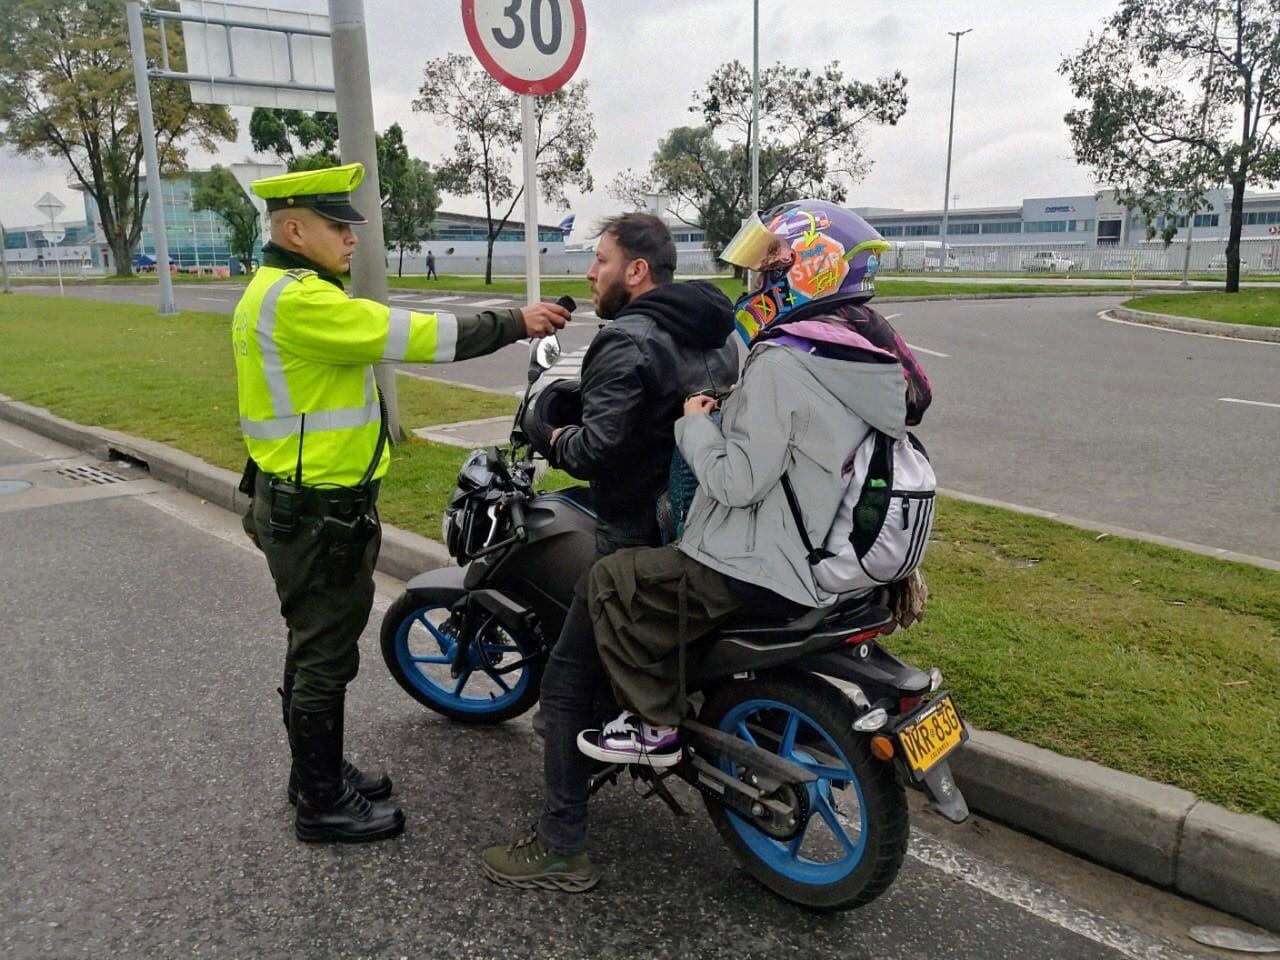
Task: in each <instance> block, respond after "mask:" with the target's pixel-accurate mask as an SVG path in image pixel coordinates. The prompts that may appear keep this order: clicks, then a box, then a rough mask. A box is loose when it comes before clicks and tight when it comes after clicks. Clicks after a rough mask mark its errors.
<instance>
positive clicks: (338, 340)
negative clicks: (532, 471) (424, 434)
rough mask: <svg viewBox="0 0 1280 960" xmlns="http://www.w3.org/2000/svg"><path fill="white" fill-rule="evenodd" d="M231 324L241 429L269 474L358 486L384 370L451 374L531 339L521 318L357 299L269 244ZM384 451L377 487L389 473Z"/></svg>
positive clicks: (374, 434)
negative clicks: (407, 366)
mask: <svg viewBox="0 0 1280 960" xmlns="http://www.w3.org/2000/svg"><path fill="white" fill-rule="evenodd" d="M263 252H264V261H265V262H264V265H263V266H262V267H261V268H260V269H259V270H258V271H257V273H255V274H254V276H253V279H252V280H251V281H250V282H249V286H248V287H247V288H246V289H245V291H244V295H243V296H242V297H241V298H240V302H239V303H238V304H237V305H236V310H235V318H234V322H233V324H232V341H233V348H234V350H235V360H236V379H237V383H238V390H239V412H240V429H241V432H242V433H243V434H244V438H245V445H246V446H247V447H248V450H249V456H250V457H251V458H252V459H253V460H254V461H255V462H256V463H257V464H258V467H259V468H260V469H261V470H262V471H263V472H264V473H266V474H269V475H272V476H276V477H284V478H290V479H292V478H293V477H294V475H295V471H296V469H297V465H298V460H299V444H300V443H301V446H302V458H301V459H302V483H303V485H304V486H343V487H351V486H354V485H356V484H357V483H359V481H360V479H361V477H363V476H364V474H365V471H366V469H367V468H368V466H369V463H370V461H371V460H372V459H373V455H374V451H375V449H376V448H377V443H378V434H379V431H380V429H381V422H380V421H381V417H380V411H379V404H378V393H377V388H376V386H375V384H374V377H373V370H374V364H377V363H400V362H404V363H448V362H450V361H452V360H464V359H466V358H468V357H474V356H479V355H482V354H487V353H492V352H493V351H494V350H496V349H498V348H499V347H503V346H505V345H507V344H508V343H514V342H515V341H517V340H520V339H522V338H524V337H525V335H526V334H525V326H524V320H523V318H522V317H521V314H520V311H519V310H486V311H483V312H481V313H476V314H462V315H454V314H451V313H448V312H445V311H437V312H434V313H422V312H417V311H413V310H406V309H404V308H401V307H388V306H387V305H386V304H382V303H378V302H377V301H376V300H366V299H363V298H360V297H348V296H347V294H346V292H345V291H344V290H343V287H342V283H341V281H340V280H339V279H338V278H337V277H335V276H333V275H331V274H327V273H325V272H324V271H322V270H321V269H319V268H318V267H316V265H315V264H312V263H310V262H309V261H307V260H305V259H303V258H302V257H299V256H297V255H296V254H292V253H290V252H289V251H287V250H284V249H282V248H280V247H277V246H275V245H274V244H267V246H266V247H265V248H264V251H263ZM390 461H391V454H390V452H389V450H387V449H384V450H383V452H382V454H381V456H380V457H379V462H378V463H377V464H376V465H375V467H374V472H373V477H372V479H375V480H376V479H379V478H380V477H382V476H383V475H384V474H385V473H386V472H387V467H388V465H389V464H390Z"/></svg>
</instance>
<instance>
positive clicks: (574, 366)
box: [542, 347, 587, 380]
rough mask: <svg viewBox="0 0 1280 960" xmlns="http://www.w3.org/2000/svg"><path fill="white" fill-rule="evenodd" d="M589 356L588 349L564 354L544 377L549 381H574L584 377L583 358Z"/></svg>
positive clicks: (583, 348)
mask: <svg viewBox="0 0 1280 960" xmlns="http://www.w3.org/2000/svg"><path fill="white" fill-rule="evenodd" d="M586 355H587V348H586V347H582V348H580V349H578V350H570V351H569V352H568V353H566V354H562V355H561V357H560V359H559V360H557V361H556V362H555V363H553V364H552V365H551V366H550V367H549V368H547V372H546V373H544V374H543V375H542V376H543V377H545V378H546V379H548V380H573V379H575V378H577V377H580V376H582V358H583V357H585V356H586Z"/></svg>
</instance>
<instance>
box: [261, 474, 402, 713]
mask: <svg viewBox="0 0 1280 960" xmlns="http://www.w3.org/2000/svg"><path fill="white" fill-rule="evenodd" d="M370 516H372V517H373V518H374V519H375V520H376V519H377V512H376V511H374V510H372V509H371V510H370ZM244 527H245V532H246V533H248V534H249V536H250V538H251V539H252V540H253V541H254V542H255V543H256V544H257V545H258V548H259V549H260V550H261V551H262V552H263V553H264V554H265V555H266V557H267V566H268V567H269V568H270V570H271V578H272V579H273V580H274V581H275V585H276V595H277V596H278V597H279V598H280V614H281V616H283V617H284V621H285V623H286V624H287V625H288V627H289V647H288V652H287V653H286V654H285V667H284V669H285V673H293V674H295V682H294V688H293V703H294V704H295V705H297V706H298V707H301V708H302V709H304V710H326V709H329V708H331V707H334V706H337V705H339V704H340V703H341V702H342V699H343V695H344V694H345V692H346V688H347V684H348V683H350V682H351V681H352V680H354V679H355V676H356V672H357V671H358V670H359V668H360V648H359V641H360V634H361V633H363V632H364V628H365V624H366V623H368V621H369V611H370V610H371V609H372V608H373V567H374V563H375V562H376V561H377V559H378V550H379V548H380V547H381V545H382V527H381V525H379V527H378V530H377V532H376V533H375V534H374V535H373V538H372V539H371V540H370V541H369V543H368V545H367V546H366V547H365V550H364V555H363V557H362V558H361V560H360V565H359V567H358V568H357V570H356V575H355V577H354V578H353V579H352V580H351V582H350V583H348V584H346V585H344V586H340V587H334V586H332V585H331V584H330V564H329V558H328V548H329V542H328V540H327V538H326V537H325V535H324V534H323V532H322V522H321V520H320V518H319V517H316V516H308V515H306V514H304V515H303V516H302V517H300V518H299V521H298V528H297V531H296V533H295V534H294V535H293V537H292V538H291V539H289V540H276V539H273V537H272V533H271V524H270V505H269V503H268V501H267V498H266V497H264V496H255V497H254V498H253V507H252V510H251V511H250V512H249V513H248V514H246V516H245V518H244Z"/></svg>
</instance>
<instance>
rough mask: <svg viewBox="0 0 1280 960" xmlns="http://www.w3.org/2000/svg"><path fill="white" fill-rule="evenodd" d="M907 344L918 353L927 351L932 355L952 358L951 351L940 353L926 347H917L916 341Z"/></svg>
mask: <svg viewBox="0 0 1280 960" xmlns="http://www.w3.org/2000/svg"><path fill="white" fill-rule="evenodd" d="M907 346H908V347H910V348H911V349H912V350H914V351H916V352H917V353H927V354H928V355H929V356H931V357H947V358H950V356H951V354H949V353H939V352H938V351H937V350H926V349H925V348H924V347H917V346H916V345H915V344H914V343H908V344H907Z"/></svg>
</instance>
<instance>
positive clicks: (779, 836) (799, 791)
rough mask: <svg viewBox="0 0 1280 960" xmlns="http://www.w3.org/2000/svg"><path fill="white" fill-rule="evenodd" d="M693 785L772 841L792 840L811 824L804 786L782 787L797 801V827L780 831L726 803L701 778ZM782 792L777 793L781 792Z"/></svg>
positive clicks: (696, 779) (739, 776) (789, 785)
mask: <svg viewBox="0 0 1280 960" xmlns="http://www.w3.org/2000/svg"><path fill="white" fill-rule="evenodd" d="M743 772H744V773H745V772H746V771H745V770H744V771H743ZM738 779H742V774H741V773H740V774H739V775H738ZM744 782H745V781H744ZM693 785H694V786H695V787H696V788H697V789H698V792H699V793H701V794H702V795H703V796H704V797H706V798H707V799H709V800H710V801H711V802H712V803H715V804H717V805H718V806H721V807H723V808H724V809H725V810H727V811H729V813H731V814H733V815H734V816H737V817H741V818H743V819H744V820H746V821H747V822H748V823H750V824H751V825H752V826H753V827H755V828H756V829H757V830H759V831H760V832H761V833H763V834H764V835H765V836H766V837H769V838H770V839H772V840H792V839H794V838H795V837H796V836H797V835H798V834H799V833H800V831H801V830H803V829H804V828H805V824H807V823H808V822H809V791H808V790H806V789H805V788H804V787H803V786H796V785H794V784H790V783H784V784H783V785H782V788H780V790H781V789H786V790H789V791H790V792H791V795H792V797H793V798H794V800H795V807H796V826H795V829H793V830H778V829H776V828H774V827H773V826H772V825H769V826H766V825H765V824H764V823H762V822H761V818H760V817H755V816H752V815H751V814H749V813H743V812H742V811H741V810H739V809H737V808H736V807H735V806H733V804H731V803H727V802H725V799H724V794H722V793H718V792H716V791H715V790H713V789H712V788H711V787H709V786H708V785H707V784H705V783H703V782H702V778H701V777H699V776H697V775H695V776H694V777H693ZM780 790H779V791H775V792H780Z"/></svg>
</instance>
